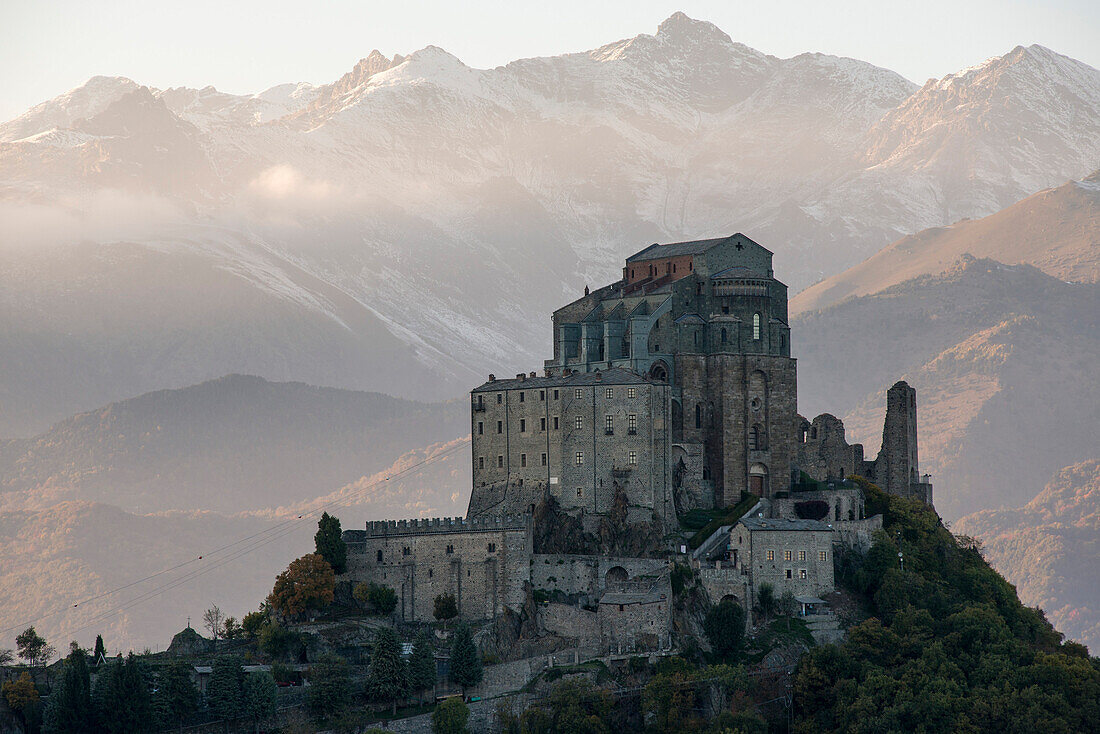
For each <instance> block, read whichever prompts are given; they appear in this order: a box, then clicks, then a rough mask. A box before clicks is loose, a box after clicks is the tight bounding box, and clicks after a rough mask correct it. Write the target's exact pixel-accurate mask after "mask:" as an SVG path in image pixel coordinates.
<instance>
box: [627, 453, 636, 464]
mask: <svg viewBox="0 0 1100 734" xmlns="http://www.w3.org/2000/svg"><path fill="white" fill-rule="evenodd" d="M626 463H628V464H630V465H631V466H634V465H635V464H637V463H638V452H637V451H631V452H630V453H629V454H627V455H626Z"/></svg>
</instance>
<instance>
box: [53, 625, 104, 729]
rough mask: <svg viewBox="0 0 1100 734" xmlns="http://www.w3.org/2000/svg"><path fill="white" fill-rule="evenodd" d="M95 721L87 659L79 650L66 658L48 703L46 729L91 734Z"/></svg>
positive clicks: (75, 650)
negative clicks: (58, 681) (87, 733)
mask: <svg viewBox="0 0 1100 734" xmlns="http://www.w3.org/2000/svg"><path fill="white" fill-rule="evenodd" d="M74 645H75V643H74ZM93 720H94V713H93V711H92V684H91V678H90V676H89V673H88V656H87V654H86V653H85V652H84V651H83V650H81V649H80V648H79V646H77V647H76V649H74V650H73V651H72V652H70V653H69V655H68V657H66V658H65V669H64V671H63V672H62V674H61V683H60V684H59V685H58V686H57V687H56V689H55V690H54V691H53V693H52V694H50V698H49V700H48V701H47V703H46V711H45V713H44V715H43V729H44V731H47V732H59V733H64V734H81V733H82V732H90V731H91V724H92V722H93Z"/></svg>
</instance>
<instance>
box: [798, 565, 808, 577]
mask: <svg viewBox="0 0 1100 734" xmlns="http://www.w3.org/2000/svg"><path fill="white" fill-rule="evenodd" d="M798 578H800V579H804V578H806V569H804V568H800V569H798Z"/></svg>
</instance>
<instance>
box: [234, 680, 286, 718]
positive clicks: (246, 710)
mask: <svg viewBox="0 0 1100 734" xmlns="http://www.w3.org/2000/svg"><path fill="white" fill-rule="evenodd" d="M275 695H276V694H275V678H274V677H272V675H271V673H266V672H258V673H250V674H248V675H247V676H245V679H244V701H243V703H244V705H243V706H242V708H243V711H242V713H243V714H244V715H245V716H247V717H248V718H250V719H252V721H253V723H254V724H256V725H257V726H259V725H260V724H262V723H263V722H264V721H267V720H268V719H271V718H273V717H274V716H275V712H276V710H277V708H278V707H277V701H276V698H275Z"/></svg>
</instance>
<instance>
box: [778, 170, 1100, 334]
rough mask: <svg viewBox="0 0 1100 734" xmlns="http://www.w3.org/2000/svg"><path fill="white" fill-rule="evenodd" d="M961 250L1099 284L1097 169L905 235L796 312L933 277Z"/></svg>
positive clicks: (815, 292) (800, 300) (830, 282)
mask: <svg viewBox="0 0 1100 734" xmlns="http://www.w3.org/2000/svg"><path fill="white" fill-rule="evenodd" d="M964 255H972V256H974V257H980V258H990V259H993V260H997V261H999V262H1003V263H1005V264H1008V265H1021V264H1027V265H1033V266H1035V267H1036V268H1039V269H1040V270H1042V271H1043V272H1044V273H1046V274H1047V275H1051V276H1054V277H1055V278H1058V279H1059V280H1065V281H1072V282H1086V283H1095V282H1097V281H1100V172H1098V173H1094V174H1092V175H1091V176H1089V177H1088V178H1086V179H1083V180H1081V181H1071V182H1069V183H1066V184H1063V185H1061V186H1059V187H1058V188H1055V189H1049V190H1045V191H1040V192H1039V193H1037V194H1034V195H1032V196H1029V197H1028V198H1026V199H1024V200H1023V201H1020V202H1018V203H1016V204H1013V205H1012V206H1010V207H1008V208H1007V209H1004V210H1002V211H999V212H997V213H996V214H992V215H990V216H988V217H984V218H982V219H977V220H966V221H962V222H958V223H957V224H952V225H950V226H947V227H936V228H933V229H928V230H924V231H922V232H918V233H916V234H913V235H909V236H908V237H903V238H901V239H900V240H898V241H897V242H895V243H894V244H892V245H890V246H889V247H886V248H883V249H882V250H880V251H879V252H877V253H875V254H874V255H872V256H871V257H869V258H867V259H866V260H864V261H863V262H861V263H860V264H859V265H856V266H855V267H853V268H849V269H848V270H845V271H844V272H843V273H840V274H838V275H834V276H832V277H831V278H827V279H826V280H824V281H822V282H820V283H816V284H814V285H812V286H810V287H809V288H807V289H806V290H804V291H802V292H801V293H799V294H798V295H796V296H795V297H794V298H792V299H791V303H790V309H791V313H792V314H798V313H802V312H804V311H813V310H817V309H821V308H824V307H826V306H830V305H832V304H835V303H839V302H840V301H843V300H844V299H846V298H850V297H852V296H863V295H868V294H871V293H877V292H878V291H881V290H883V289H885V288H888V287H889V286H892V285H897V284H898V283H901V282H904V281H906V280H910V279H912V278H916V277H917V276H920V275H934V274H936V273H940V272H942V271H943V270H945V269H947V268H948V267H950V266H951V265H952V263H954V262H955V261H956V260H958V259H959V258H960V257H963V256H964Z"/></svg>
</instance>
